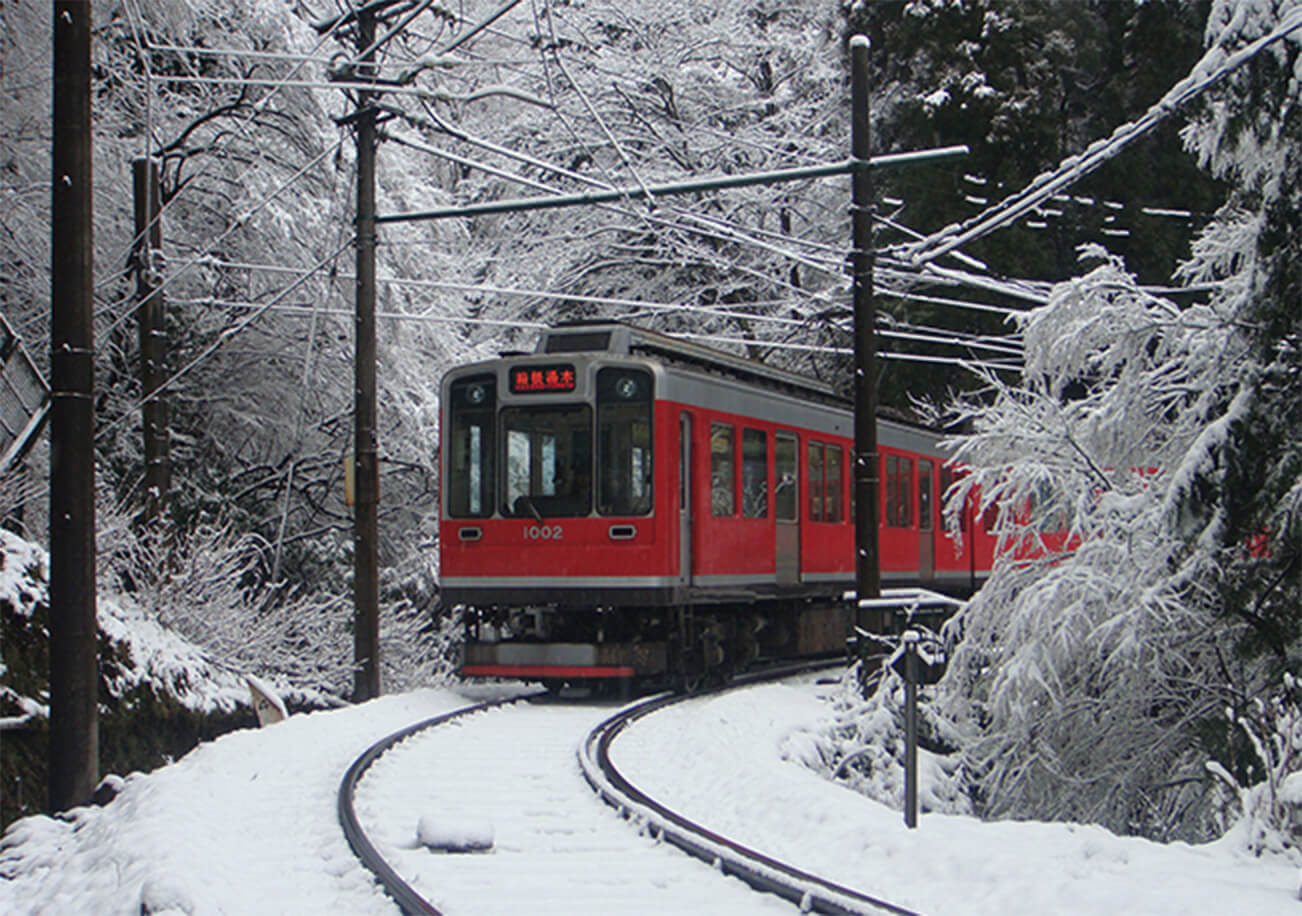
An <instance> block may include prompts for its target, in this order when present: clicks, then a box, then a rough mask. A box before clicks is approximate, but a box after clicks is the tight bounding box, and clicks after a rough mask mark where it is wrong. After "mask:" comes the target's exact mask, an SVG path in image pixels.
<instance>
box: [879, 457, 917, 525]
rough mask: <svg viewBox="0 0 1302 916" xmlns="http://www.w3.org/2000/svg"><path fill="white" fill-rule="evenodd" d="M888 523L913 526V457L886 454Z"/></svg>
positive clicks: (885, 485) (884, 482) (885, 486)
mask: <svg viewBox="0 0 1302 916" xmlns="http://www.w3.org/2000/svg"><path fill="white" fill-rule="evenodd" d="M882 483H883V486H884V489H885V490H886V524H887V525H889V526H890V527H892V528H911V527H913V459H912V458H901V457H899V456H897V455H887V456H886V475H885V480H884V481H883V482H882Z"/></svg>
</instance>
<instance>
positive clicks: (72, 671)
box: [49, 0, 99, 811]
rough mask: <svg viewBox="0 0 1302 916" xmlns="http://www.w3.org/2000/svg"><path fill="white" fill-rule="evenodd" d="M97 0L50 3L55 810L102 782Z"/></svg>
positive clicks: (82, 799)
mask: <svg viewBox="0 0 1302 916" xmlns="http://www.w3.org/2000/svg"><path fill="white" fill-rule="evenodd" d="M90 27H91V4H90V0H55V2H54V29H53V31H54V118H53V143H52V150H51V153H52V155H51V162H52V182H53V188H52V189H51V194H50V205H51V220H50V222H51V233H50V235H51V238H50V241H51V252H50V270H51V283H50V379H51V384H50V389H51V409H50V591H49V594H50V750H49V791H50V807H51V808H53V809H54V810H56V811H62V810H67V809H68V808H71V807H74V806H76V805H83V804H86V803H87V802H89V801H90V798H91V794H92V793H93V792H94V790H95V783H96V782H98V780H99V720H98V717H97V714H98V710H97V706H96V703H97V699H98V697H97V695H98V689H97V685H98V671H97V667H96V651H95V650H96V637H97V628H96V621H95V459H94V451H95V435H94V421H95V414H94V404H93V401H92V394H93V391H92V387H93V383H94V365H93V363H94V337H93V329H94V325H93V314H92V297H93V290H94V280H93V267H94V262H93V260H92V255H93V245H92V235H91V124H90V105H91V102H90V99H91V96H90Z"/></svg>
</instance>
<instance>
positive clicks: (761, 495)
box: [741, 429, 769, 518]
mask: <svg viewBox="0 0 1302 916" xmlns="http://www.w3.org/2000/svg"><path fill="white" fill-rule="evenodd" d="M768 440H769V437H768V434H767V433H765V432H764V431H763V430H760V429H743V430H742V431H741V514H742V515H744V516H746V518H768V514H769V441H768Z"/></svg>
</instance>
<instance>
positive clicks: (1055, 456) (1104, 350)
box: [945, 0, 1302, 836]
mask: <svg viewBox="0 0 1302 916" xmlns="http://www.w3.org/2000/svg"><path fill="white" fill-rule="evenodd" d="M1289 16H1302V4H1298V3H1297V2H1295V0H1283V2H1274V0H1261V2H1256V0H1243V2H1234V0H1224V2H1217V3H1215V4H1213V6H1212V10H1211V15H1210V18H1209V20H1208V25H1207V43H1208V45H1209V47H1210V48H1211V49H1212V50H1211V51H1210V52H1209V56H1208V57H1207V58H1206V59H1205V61H1204V66H1206V67H1208V68H1215V67H1216V66H1218V65H1219V62H1220V61H1221V60H1222V59H1223V58H1224V56H1225V55H1226V54H1227V53H1229V52H1232V51H1234V50H1236V49H1237V48H1239V47H1242V46H1244V45H1246V44H1248V43H1249V42H1251V41H1252V40H1254V39H1257V38H1259V37H1261V36H1263V35H1265V34H1267V33H1268V32H1270V31H1271V30H1272V29H1274V28H1276V27H1277V26H1278V25H1279V24H1280V23H1281V22H1282V21H1285V20H1286V19H1287V18H1288V17H1289ZM1300 86H1302V39H1299V37H1298V33H1296V32H1295V33H1294V34H1293V37H1291V38H1288V39H1286V40H1283V41H1278V42H1275V43H1274V44H1273V45H1271V46H1269V47H1268V48H1267V49H1266V50H1265V51H1263V52H1262V53H1261V54H1259V55H1257V56H1256V57H1255V58H1254V59H1252V60H1251V61H1250V62H1249V63H1248V64H1246V65H1245V66H1243V67H1241V68H1239V69H1237V70H1236V71H1234V72H1233V73H1232V74H1230V75H1229V77H1228V79H1226V80H1224V81H1223V82H1222V83H1221V85H1220V86H1219V87H1218V88H1216V89H1215V90H1213V91H1212V92H1213V94H1212V95H1210V97H1209V98H1208V99H1207V101H1206V102H1205V103H1204V104H1203V105H1202V107H1201V108H1200V109H1199V110H1198V111H1196V112H1195V113H1194V114H1193V116H1192V118H1191V120H1190V123H1189V125H1188V127H1187V128H1186V130H1185V132H1184V137H1185V141H1186V143H1187V144H1188V145H1189V147H1190V149H1191V150H1193V151H1194V152H1195V153H1196V154H1197V155H1198V157H1199V159H1200V161H1201V162H1202V163H1203V164H1204V165H1205V166H1206V167H1208V168H1209V169H1211V170H1212V171H1213V172H1214V173H1215V174H1216V175H1218V176H1219V177H1221V178H1223V179H1225V180H1226V181H1227V182H1229V183H1230V185H1231V187H1232V188H1233V191H1232V193H1231V195H1230V197H1229V199H1228V200H1227V202H1226V203H1225V205H1224V206H1223V207H1222V208H1221V209H1220V211H1219V212H1218V213H1217V215H1216V218H1215V220H1214V221H1213V222H1212V223H1211V224H1210V225H1209V226H1208V228H1207V229H1206V231H1204V232H1203V233H1202V235H1201V237H1200V238H1199V239H1198V241H1197V243H1196V244H1195V246H1194V250H1193V256H1192V258H1191V259H1190V260H1189V261H1187V262H1186V263H1185V264H1183V265H1182V266H1181V268H1180V271H1179V278H1180V279H1182V280H1184V281H1185V282H1186V283H1188V284H1189V286H1190V289H1191V291H1193V290H1197V291H1199V295H1195V296H1193V302H1192V304H1188V297H1185V296H1182V297H1180V300H1181V303H1185V304H1177V303H1176V302H1174V301H1170V300H1166V299H1161V298H1158V297H1155V296H1153V295H1151V294H1149V293H1146V292H1144V291H1143V290H1141V289H1140V288H1139V285H1138V284H1137V282H1136V281H1135V278H1134V277H1133V276H1132V275H1131V274H1129V273H1128V272H1127V270H1126V268H1125V266H1124V264H1123V263H1122V261H1121V260H1120V259H1119V258H1118V257H1115V256H1112V255H1110V254H1108V253H1107V252H1105V251H1103V250H1102V249H1100V248H1098V247H1094V246H1090V247H1087V248H1086V249H1084V250H1083V252H1082V255H1083V259H1084V260H1085V262H1086V265H1087V266H1089V267H1091V269H1090V270H1089V271H1088V272H1087V273H1086V274H1085V275H1084V276H1083V277H1081V278H1079V279H1076V280H1073V281H1070V282H1067V283H1063V284H1060V285H1058V286H1057V287H1056V288H1055V289H1054V291H1053V294H1052V297H1051V300H1050V302H1049V304H1048V305H1047V306H1046V307H1044V308H1041V309H1037V310H1035V311H1033V312H1030V313H1028V314H1027V315H1026V316H1025V317H1024V318H1023V319H1022V321H1021V327H1022V330H1023V332H1024V334H1025V342H1026V365H1025V371H1024V374H1023V377H1022V379H1021V380H1020V382H1019V383H1016V384H1014V383H1010V382H1008V381H1006V380H1003V379H1000V378H997V377H994V376H992V375H987V376H986V377H985V381H986V383H987V385H988V392H987V394H988V395H990V400H989V401H988V402H984V403H980V404H975V403H974V404H970V405H969V406H968V416H969V417H970V419H971V420H972V422H973V427H974V432H973V433H972V434H971V435H969V436H966V437H964V438H963V439H961V440H960V442H959V456H958V458H959V461H960V462H962V463H963V464H965V465H966V466H967V467H968V468H969V469H970V471H971V473H970V474H969V475H968V476H967V477H965V478H963V480H962V481H961V483H960V484H959V485H958V486H957V487H956V489H955V490H954V491H953V492H952V493H951V495H950V498H949V501H948V505H949V506H950V507H951V508H955V507H957V506H959V505H961V504H962V502H963V501H964V500H966V499H976V500H978V501H979V503H980V504H981V505H982V506H986V507H993V508H994V509H996V510H997V511H998V514H999V522H998V530H999V533H1000V534H1001V536H1002V537H1003V538H1004V542H1005V547H1006V551H1005V553H1004V556H1003V558H1002V560H1001V561H1000V562H999V563H998V564H997V568H996V570H995V572H994V574H993V575H992V578H991V580H990V582H989V584H988V585H987V586H986V587H985V588H984V589H983V590H982V591H981V593H980V594H979V595H978V596H977V597H976V598H975V599H974V600H973V602H972V603H971V605H970V606H969V607H968V609H967V610H966V611H965V612H964V613H963V614H962V615H961V616H960V617H959V618H957V620H956V621H955V622H954V624H953V632H954V633H955V634H956V635H959V634H961V642H960V643H959V647H958V652H957V654H956V657H955V660H954V665H953V669H952V671H951V674H950V675H949V677H948V678H947V681H946V683H945V688H946V693H945V696H946V701H947V703H948V705H949V708H950V711H951V712H952V713H953V714H955V715H957V716H959V717H962V718H964V719H965V720H966V721H967V722H968V724H969V725H970V726H971V728H972V730H973V732H972V734H973V736H974V737H973V740H972V743H971V744H970V745H969V747H968V756H969V761H970V766H969V771H970V772H973V773H976V774H979V775H978V781H977V784H976V789H977V791H978V794H979V798H980V801H981V802H982V804H983V805H984V807H985V809H986V810H987V811H988V812H989V813H991V814H993V815H1016V816H1036V817H1046V818H1072V819H1085V820H1092V821H1098V822H1102V823H1104V824H1107V825H1108V826H1110V827H1113V828H1114V829H1119V830H1126V831H1137V832H1143V833H1152V834H1156V835H1163V836H1170V835H1181V836H1199V835H1206V834H1207V833H1208V832H1210V831H1212V830H1214V829H1215V828H1216V827H1218V826H1220V824H1219V816H1218V813H1217V812H1216V811H1214V810H1212V808H1211V806H1209V805H1207V804H1204V803H1202V801H1200V799H1205V796H1204V795H1203V793H1204V792H1205V790H1206V788H1207V786H1208V783H1207V781H1206V779H1205V778H1204V777H1203V768H1202V766H1201V764H1202V762H1203V760H1205V759H1206V758H1207V757H1208V756H1209V755H1211V756H1213V757H1215V758H1216V759H1218V760H1219V761H1220V763H1221V765H1222V766H1223V767H1224V768H1225V769H1226V770H1232V771H1234V772H1235V773H1236V774H1237V775H1238V777H1239V778H1240V779H1241V780H1242V781H1243V782H1244V783H1245V784H1247V783H1251V782H1254V781H1256V780H1259V779H1261V778H1263V767H1265V766H1267V763H1268V762H1267V761H1262V760H1258V759H1257V757H1256V755H1255V754H1254V752H1253V750H1252V748H1251V746H1250V745H1248V744H1247V743H1246V742H1245V741H1244V740H1243V733H1242V732H1241V731H1240V730H1238V729H1237V728H1235V727H1230V726H1227V725H1226V720H1225V718H1224V716H1223V715H1222V713H1221V710H1222V709H1224V708H1226V707H1229V708H1231V709H1237V710H1243V709H1245V708H1247V707H1248V705H1249V704H1250V703H1254V702H1257V701H1258V700H1259V699H1261V698H1263V697H1264V696H1266V694H1267V693H1268V692H1269V691H1270V690H1271V689H1272V688H1273V685H1276V684H1278V683H1279V677H1280V675H1281V674H1282V670H1281V669H1285V668H1287V669H1290V670H1294V669H1296V668H1297V666H1298V664H1299V662H1300V661H1302V658H1300V657H1299V650H1300V649H1302V645H1300V644H1299V636H1300V635H1302V613H1300V612H1299V607H1302V575H1300V573H1302V566H1300V564H1302V445H1300V444H1299V437H1298V431H1299V429H1302V309H1299V307H1298V303H1299V301H1302V298H1300V293H1302V281H1300V279H1299V278H1300V276H1302V274H1300V273H1299V271H1300V268H1299V263H1300V262H1299V255H1302V251H1300V250H1299V245H1300V244H1302V243H1299V238H1302V236H1300V235H1299V232H1298V230H1299V222H1298V220H1299V217H1298V213H1299V201H1302V196H1300V193H1302V156H1299V153H1298V150H1299V149H1302V143H1300V142H1299V141H1302V90H1300V89H1299V87H1300ZM1063 527H1065V528H1066V530H1067V531H1068V532H1070V535H1071V538H1072V542H1073V544H1074V550H1073V551H1072V552H1071V553H1070V554H1069V555H1061V554H1058V553H1055V551H1054V550H1053V549H1052V548H1053V547H1054V546H1056V545H1054V544H1053V543H1052V542H1046V541H1044V540H1043V539H1042V538H1041V534H1042V533H1043V532H1045V531H1056V530H1061V529H1062V528H1063ZM1290 759H1292V758H1290ZM1291 766H1293V767H1296V762H1294V763H1293V764H1291ZM1286 775H1287V774H1277V776H1276V777H1274V778H1278V779H1280V780H1283V779H1284V778H1285V777H1286ZM1275 826H1276V827H1278V826H1280V825H1278V824H1277V825H1275Z"/></svg>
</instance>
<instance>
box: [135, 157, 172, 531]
mask: <svg viewBox="0 0 1302 916" xmlns="http://www.w3.org/2000/svg"><path fill="white" fill-rule="evenodd" d="M131 177H132V187H133V190H134V193H135V217H136V221H135V225H136V252H135V262H136V299H137V301H138V302H139V303H140V304H139V305H138V306H137V307H136V317H137V323H138V325H139V330H140V387H141V393H142V395H143V396H144V404H143V405H142V406H141V409H140V412H141V422H142V425H143V427H144V440H145V510H144V513H143V516H142V518H143V520H144V522H145V523H146V524H149V523H151V522H153V521H154V520H155V519H156V518H158V517H159V516H160V515H161V514H162V512H163V508H164V506H165V505H166V503H167V491H168V488H169V487H170V486H171V462H170V460H169V458H168V429H167V402H166V401H164V400H163V399H162V398H161V397H159V396H158V395H157V392H158V389H159V388H160V387H161V386H162V384H163V382H164V381H165V378H164V371H163V364H164V360H165V359H166V348H167V330H166V326H165V318H164V308H163V291H162V289H161V288H160V286H159V259H160V258H161V257H162V248H163V229H162V222H161V219H160V214H161V210H162V207H161V203H160V200H159V196H160V191H159V184H158V162H157V161H156V160H153V159H137V160H135V161H134V162H133V163H132V164H131Z"/></svg>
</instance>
